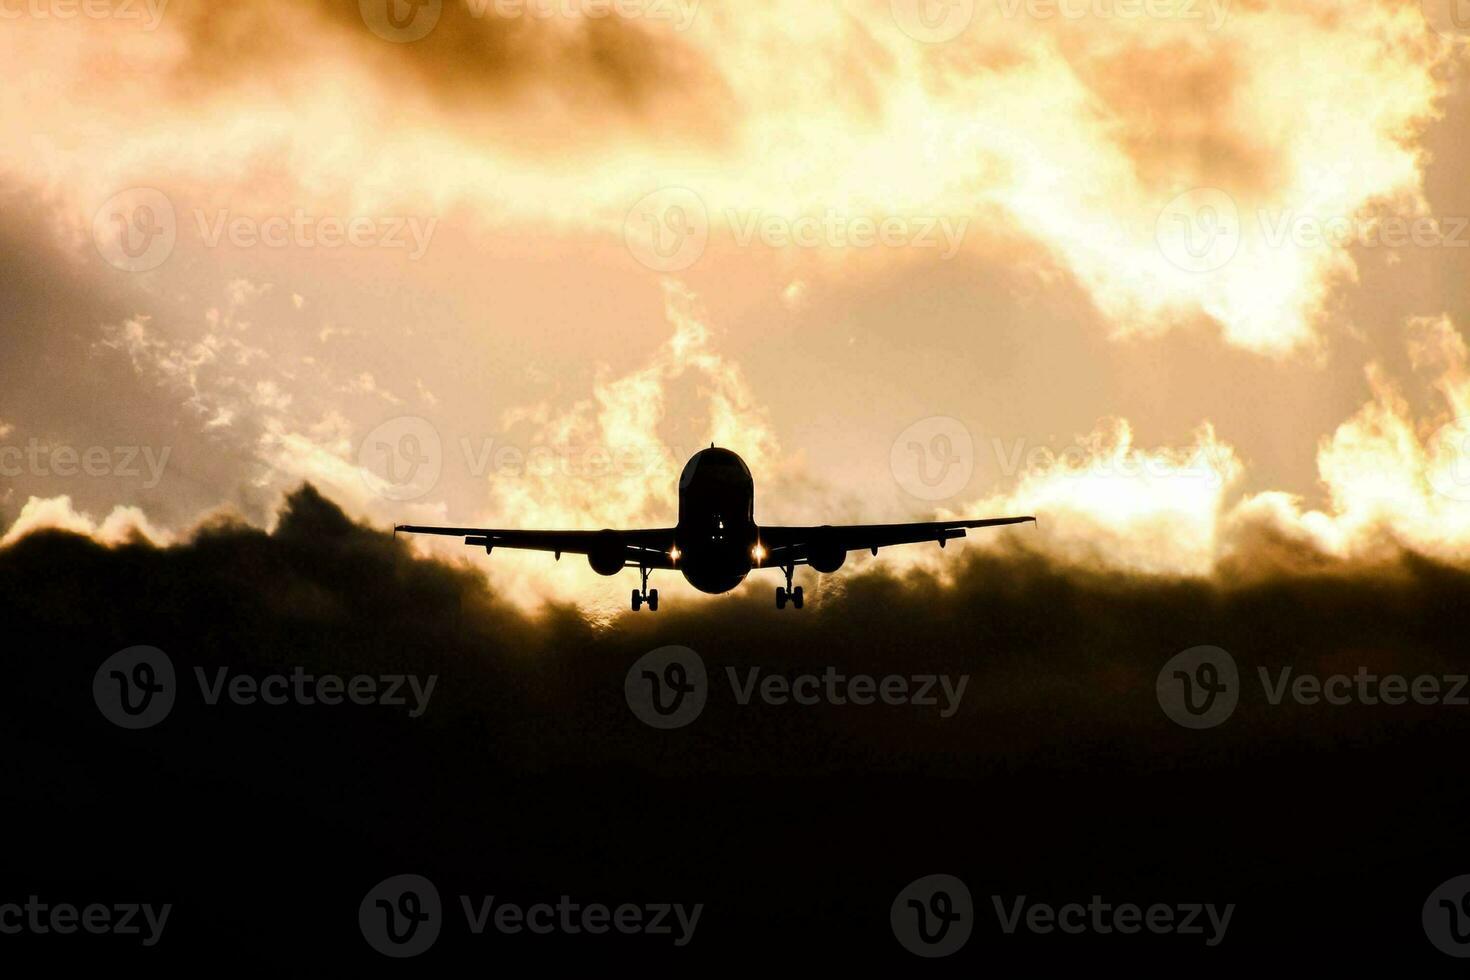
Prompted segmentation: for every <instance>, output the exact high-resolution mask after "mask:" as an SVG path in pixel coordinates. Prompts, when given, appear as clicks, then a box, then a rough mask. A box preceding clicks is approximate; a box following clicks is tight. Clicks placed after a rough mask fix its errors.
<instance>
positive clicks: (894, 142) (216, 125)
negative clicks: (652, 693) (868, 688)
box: [0, 0, 1470, 614]
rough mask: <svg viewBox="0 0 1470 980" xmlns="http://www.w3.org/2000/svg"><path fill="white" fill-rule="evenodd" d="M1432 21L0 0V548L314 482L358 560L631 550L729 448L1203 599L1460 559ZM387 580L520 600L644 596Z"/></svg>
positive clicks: (1446, 115) (1465, 111)
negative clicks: (687, 475)
mask: <svg viewBox="0 0 1470 980" xmlns="http://www.w3.org/2000/svg"><path fill="white" fill-rule="evenodd" d="M1454 14H1455V8H1454V6H1453V5H1452V3H1451V2H1450V0H1444V2H1442V3H1441V2H1438V0H1423V2H1422V3H1416V2H1386V0H1385V2H1375V3H1368V2H1364V3H1355V4H1352V5H1342V4H1334V3H1326V2H1293V0H1284V2H1273V3H1269V4H1268V3H1258V2H1253V3H1246V2H1241V0H1234V2H1224V0H1217V2H1210V0H1154V2H1148V3H1145V2H1141V0H1140V2H1130V0H1069V2H1066V3H1051V2H1047V0H988V2H985V0H980V2H972V0H912V2H910V0H891V2H890V0H883V2H878V0H871V2H867V0H864V2H858V0H850V2H839V3H822V4H814V3H810V2H803V3H798V2H786V0H770V2H762V3H756V2H743V3H719V2H715V0H700V2H695V0H621V2H617V3H612V2H607V3H603V2H598V0H555V2H552V0H543V2H529V0H527V2H524V3H523V2H515V0H499V2H496V0H421V2H415V3H408V2H404V0H382V2H379V0H361V2H360V3H358V4H352V3H330V2H325V0H314V2H303V0H240V2H236V3H230V4H212V3H204V2H200V0H194V2H190V0H170V2H163V0H153V2H151V3H144V2H141V0H139V2H129V3H123V2H121V0H119V2H116V3H107V2H100V0H99V2H97V3H94V4H89V5H86V6H72V5H69V4H66V3H63V2H60V0H26V2H24V3H22V2H15V3H11V4H8V5H4V8H3V12H0V18H3V19H4V20H5V23H4V24H3V25H0V56H3V59H4V62H5V63H6V64H7V65H8V66H9V67H10V73H9V75H10V82H9V83H8V84H7V85H6V86H5V87H4V89H3V91H0V110H3V111H0V242H3V248H0V284H3V289H0V323H3V330H0V337H3V348H0V349H3V351H4V352H5V354H6V356H5V357H3V358H0V549H3V548H5V547H13V546H14V545H15V544H16V543H17V542H19V541H21V540H22V539H23V538H25V537H27V536H28V535H32V534H34V533H36V532H37V531H39V530H42V529H47V528H60V529H64V530H70V531H74V532H77V533H81V534H86V535H89V536H91V537H93V538H95V539H96V540H97V541H99V542H102V543H103V544H107V545H113V546H115V545H119V544H122V543H124V542H128V541H134V540H137V539H138V538H139V537H141V538H143V539H146V540H147V541H149V542H152V543H153V544H156V545H159V546H165V547H166V546H169V545H176V544H178V543H180V542H185V541H188V540H190V539H192V537H193V536H195V535H196V534H198V533H199V529H200V528H207V527H211V526H215V525H217V524H219V523H220V522H235V523H243V524H249V525H255V526H258V527H261V528H264V529H267V530H269V529H271V528H273V527H274V526H275V524H276V522H277V521H278V520H279V515H280V514H281V513H282V508H283V506H284V502H285V501H286V500H287V499H288V496H289V495H290V494H292V493H293V492H295V491H297V490H298V489H299V488H300V487H301V486H302V485H303V484H307V483H309V484H311V485H312V486H314V487H315V488H316V489H317V490H319V491H320V492H321V493H322V494H323V495H324V496H325V497H326V498H328V499H330V500H331V501H332V502H333V503H334V504H335V505H336V506H339V507H341V508H342V509H343V511H344V512H345V513H346V515H348V517H350V518H351V519H353V520H355V521H359V522H362V523H364V524H367V525H370V526H375V527H380V528H384V529H386V528H387V527H389V526H390V525H391V524H393V523H395V522H399V523H410V522H411V523H450V524H455V525H484V526H489V527H532V528H537V527H544V528H566V527H592V528H597V527H657V526H668V525H670V524H672V523H673V521H674V518H675V501H676V479H677V474H678V471H679V468H680V466H681V465H682V463H683V461H684V459H685V458H687V456H688V455H690V454H691V453H692V452H693V451H695V450H696V449H698V448H700V447H702V446H705V445H707V444H709V443H711V442H715V443H718V444H719V445H722V446H726V447H728V448H731V449H734V450H735V451H737V452H739V453H740V454H741V455H742V456H743V457H744V458H745V459H746V461H747V462H748V463H749V465H750V466H751V469H752V471H753V473H754V475H755V479H756V516H757V520H758V521H759V522H766V523H775V524H802V523H839V522H844V521H854V522H856V521H889V520H923V519H929V518H932V517H934V516H936V515H941V516H951V515H956V516H975V517H980V516H990V515H994V514H1010V513H1025V514H1036V515H1037V516H1038V517H1039V518H1040V521H1039V524H1038V525H1037V526H1036V527H1030V526H1026V527H1023V528H1021V529H1017V530H1004V531H999V532H983V535H984V536H983V537H982V536H981V535H972V536H971V537H970V538H969V539H967V540H966V541H965V542H964V543H963V546H964V548H965V549H967V550H968V549H975V550H977V551H982V552H987V553H988V552H991V551H993V552H995V553H998V554H1010V555H1015V554H1025V555H1030V556H1033V557H1037V556H1039V557H1040V558H1042V559H1044V560H1046V561H1048V562H1051V563H1054V564H1056V565H1059V566H1063V567H1067V568H1075V569H1082V570H1086V571H1088V572H1099V571H1101V572H1126V573H1129V574H1137V575H1144V576H1158V577H1171V578H1178V577H1185V578H1195V579H1201V580H1211V579H1230V580H1241V579H1249V578H1251V577H1253V576H1260V575H1269V574H1271V573H1272V572H1273V571H1279V570H1291V571H1298V570H1301V569H1304V568H1307V569H1310V568H1320V567H1324V566H1333V565H1342V564H1353V565H1358V564H1364V563H1366V564H1368V565H1373V564H1374V563H1391V562H1393V561H1395V560H1397V559H1399V558H1401V557H1402V555H1403V554H1404V553H1406V552H1408V553H1414V554H1418V555H1423V556H1426V557H1429V558H1431V559H1433V560H1436V561H1439V562H1444V563H1448V564H1455V565H1464V564H1466V563H1470V421H1466V419H1467V417H1470V353H1467V348H1466V343H1465V328H1466V324H1467V323H1470V285H1467V284H1470V187H1467V185H1466V184H1465V182H1464V181H1463V179H1461V175H1462V174H1463V173H1464V172H1465V169H1466V167H1467V165H1470V142H1467V140H1466V139H1465V137H1464V134H1465V133H1467V132H1470V126H1467V123H1470V89H1467V86H1466V81H1465V64H1466V51H1467V47H1466V44H1467V41H1470V22H1465V21H1464V20H1463V19H1460V20H1457V19H1456V18H1455V16H1454ZM958 544H959V543H958V542H956V543H954V544H952V545H951V547H950V548H949V549H947V550H946V551H945V552H940V551H939V549H936V548H932V547H925V546H915V547H912V548H905V549H895V550H894V551H893V553H892V554H891V555H889V554H885V555H883V556H881V557H879V558H873V559H868V558H864V559H863V560H861V561H854V562H852V563H851V564H850V565H849V567H848V568H847V569H845V570H844V572H843V573H840V574H839V575H837V576H835V577H827V578H826V580H825V581H823V582H822V583H821V588H824V589H826V588H831V589H836V590H840V589H842V588H843V587H844V585H843V583H844V580H845V578H846V577H847V576H849V575H852V574H861V573H862V571H863V569H865V568H870V567H871V568H883V569H892V570H907V569H913V568H915V567H920V568H923V569H924V570H927V571H931V572H935V573H937V574H939V575H940V576H941V578H940V580H939V581H940V582H941V583H942V582H943V581H944V579H943V576H944V574H945V569H946V567H947V565H948V564H949V563H948V562H947V558H948V559H952V558H953V556H954V554H955V548H956V546H957V545H958ZM413 547H415V548H420V549H423V552H424V553H425V554H435V555H439V556H440V557H442V558H443V560H445V561H449V562H455V563H468V567H472V568H473V569H474V570H475V572H476V574H480V575H483V576H485V577H486V581H487V582H488V583H489V584H490V586H491V588H492V589H493V590H494V591H496V592H497V593H500V594H503V595H505V596H507V597H510V599H511V600H512V601H514V602H516V603H518V604H520V605H521V606H522V607H523V608H526V609H536V608H540V607H541V606H542V605H543V604H544V603H546V602H547V601H548V600H551V601H555V602H569V601H572V602H576V603H577V604H578V605H579V606H580V607H582V608H583V609H585V610H587V611H589V612H591V613H593V614H610V612H611V611H612V610H614V609H619V608H621V607H623V606H624V605H625V604H626V596H627V591H626V590H627V588H628V587H629V585H630V582H631V576H628V577H627V578H628V579H629V581H624V579H623V577H619V578H616V579H610V580H608V579H600V578H599V577H597V576H596V575H595V574H593V573H592V572H591V571H590V569H588V568H587V567H586V565H585V563H582V562H580V561H578V560H573V559H570V558H568V559H566V560H563V561H561V562H560V563H557V562H555V561H553V559H552V558H551V557H550V556H547V555H540V554H531V555H513V554H504V553H497V554H496V555H495V557H494V560H493V561H488V562H487V561H486V559H485V556H484V555H483V554H473V553H471V554H466V553H464V550H463V549H462V548H460V547H459V546H458V545H457V543H455V542H453V541H449V542H428V543H419V542H416V543H415V544H414V545H413ZM809 574H810V573H807V572H803V573H802V576H803V578H804V580H805V576H807V575H809ZM806 581H807V584H808V587H809V591H811V586H813V585H814V584H816V580H815V578H814V577H813V578H811V579H809V580H806ZM652 584H654V585H656V586H659V587H660V588H661V589H664V590H668V595H669V598H670V599H673V598H674V597H675V596H677V597H678V601H680V602H687V603H691V604H693V603H701V602H719V601H722V600H720V599H718V598H715V599H707V598H702V597H699V596H697V595H696V594H695V593H694V592H693V591H692V590H689V589H684V588H681V587H680V586H679V585H678V584H677V583H676V582H675V581H673V580H672V579H671V577H668V576H665V577H664V578H663V579H662V580H661V579H660V578H659V577H655V579H654V581H653V583H652ZM765 584H770V585H772V586H773V585H774V584H775V581H774V579H773V580H772V581H771V582H770V583H765ZM762 587H764V584H763V586H762ZM746 588H747V589H749V588H751V586H747V587H746Z"/></svg>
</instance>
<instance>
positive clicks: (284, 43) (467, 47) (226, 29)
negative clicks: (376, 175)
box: [169, 0, 735, 149]
mask: <svg viewBox="0 0 1470 980" xmlns="http://www.w3.org/2000/svg"><path fill="white" fill-rule="evenodd" d="M485 8H486V9H485V13H484V14H483V16H476V15H475V14H474V13H473V12H472V10H471V7H470V5H469V4H467V3H464V2H461V0H445V2H444V3H443V4H442V6H441V7H440V11H441V12H440V14H439V17H438V20H437V22H436V23H435V26H434V28H433V29H432V30H431V31H430V32H429V33H428V34H427V35H425V36H424V37H422V38H420V39H418V40H415V41H412V42H409V43H394V42H391V41H388V40H384V39H383V38H381V37H379V36H377V35H375V34H374V33H373V32H372V30H370V29H369V26H368V24H367V21H366V20H365V19H364V15H363V13H362V12H361V11H360V10H359V6H358V4H356V3H348V2H342V0H315V2H312V3H305V4H302V3H294V2H289V0H246V2H242V3H230V4H210V3H196V4H192V5H189V6H183V5H178V6H176V7H171V8H170V11H169V14H170V18H171V19H173V20H174V21H175V22H176V23H179V24H181V25H182V30H183V32H184V34H185V37H186V40H187V43H188V56H187V58H186V60H185V61H184V62H183V64H182V68H181V74H180V78H179V82H180V84H181V85H182V86H183V87H184V89H185V90H186V91H187V90H193V91H194V92H196V93H197V94H200V95H209V94H213V93H216V92H218V91H221V90H223V89H227V88H229V87H231V86H235V85H246V84H248V85H251V86H258V85H260V84H261V83H262V82H265V83H267V84H279V85H286V84H287V83H288V80H289V79H290V78H291V77H292V76H293V75H294V74H295V73H296V72H298V71H299V70H305V69H312V68H314V67H318V66H319V65H320V63H321V59H323V58H332V57H335V56H337V54H338V53H339V52H347V53H349V57H350V58H351V59H352V60H353V61H355V62H357V66H358V67H360V68H362V69H364V70H365V72H366V76H367V78H368V79H370V80H371V81H372V82H373V83H374V84H381V85H383V86H384V87H387V88H389V89H391V90H392V91H394V92H395V93H396V94H397V96H398V97H399V98H400V99H402V100H403V101H404V102H405V103H406V104H413V103H415V102H417V101H418V99H419V97H420V96H426V97H428V98H429V99H431V100H432V102H433V103H434V104H435V105H436V106H437V108H438V109H440V110H442V111H443V112H444V113H445V114H446V115H447V116H449V117H453V118H458V119H459V120H460V121H461V122H462V123H464V124H466V125H476V126H480V125H485V126H489V127H490V128H491V129H492V130H493V129H494V128H495V124H494V122H493V121H494V120H496V119H500V120H503V121H507V122H508V121H510V120H513V119H517V118H519V117H520V116H521V114H523V113H532V114H533V115H538V116H540V117H541V119H542V122H543V126H542V128H541V129H540V130H539V131H538V132H535V133H526V132H524V131H522V132H521V139H522V140H523V141H524V148H526V149H531V148H533V147H540V148H543V149H544V148H545V147H547V146H552V145H561V144H565V143H568V142H577V141H579V140H580V139H582V138H584V137H586V136H588V135H599V136H607V135H612V134H614V133H617V132H619V131H626V130H627V129H629V128H631V129H634V130H645V131H646V132H647V134H648V135H650V136H656V138H657V140H658V141H659V142H661V143H669V144H681V143H688V142H717V141H718V140H719V139H720V137H721V136H722V135H723V133H724V131H726V129H727V128H728V127H729V126H730V125H731V124H732V123H733V121H734V117H733V115H732V114H733V112H734V110H735V103H734V101H733V99H732V98H731V97H730V92H729V90H728V88H727V86H726V85H725V83H724V81H723V79H722V78H721V77H720V75H719V73H718V72H717V71H716V70H715V69H714V68H713V67H712V66H711V65H710V64H709V63H708V61H707V60H706V59H705V58H704V57H703V56H702V55H700V54H699V53H698V51H697V50H696V49H695V48H693V47H691V46H689V45H688V44H686V43H685V40H684V35H682V34H681V33H680V32H678V31H676V30H674V25H673V23H672V22H670V21H667V20H658V19H653V20H649V19H643V18H629V17H620V16H608V17H600V18H584V19H575V20H573V19H570V18H567V17H557V18H545V17H533V16H529V15H524V16H501V15H499V14H497V13H496V11H497V5H496V4H495V3H493V2H490V3H487V4H486V5H485ZM415 9H416V8H415ZM512 9H514V8H512ZM571 119H581V120H583V121H585V122H594V121H595V122H596V123H598V124H599V125H598V126H597V127H595V128H596V131H597V132H596V133H594V134H589V133H587V132H583V131H578V132H568V131H566V130H564V129H562V128H561V127H560V125H559V123H564V122H566V121H568V120H571ZM620 124H621V125H620Z"/></svg>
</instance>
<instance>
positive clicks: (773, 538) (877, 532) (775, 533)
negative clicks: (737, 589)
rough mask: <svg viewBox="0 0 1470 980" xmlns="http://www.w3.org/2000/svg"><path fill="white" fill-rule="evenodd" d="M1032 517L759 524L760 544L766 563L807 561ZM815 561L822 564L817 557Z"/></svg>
mask: <svg viewBox="0 0 1470 980" xmlns="http://www.w3.org/2000/svg"><path fill="white" fill-rule="evenodd" d="M1035 520H1036V518H1034V517H987V518H983V519H981V520H970V521H927V522H920V523H914V524H837V525H832V524H824V525H822V526H820V527H780V526H771V525H764V524H763V525H761V528H760V536H761V544H762V546H764V547H765V549H766V558H765V560H764V562H763V564H766V565H801V564H808V563H809V561H810V558H811V555H812V554H813V552H817V553H818V554H821V553H823V552H826V553H828V554H832V553H844V552H848V551H872V552H873V554H875V555H876V554H877V553H878V549H879V548H886V547H888V546H889V545H895V544H917V543H919V542H922V541H937V542H939V544H940V546H941V547H942V546H943V545H944V543H945V542H946V541H950V540H953V539H954V538H963V537H964V536H965V529H966V528H972V527H999V526H1001V525H1004V524H1022V523H1024V522H1026V521H1033V522H1034V521H1035ZM818 564H821V560H820V558H819V559H818Z"/></svg>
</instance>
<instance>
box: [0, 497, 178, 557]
mask: <svg viewBox="0 0 1470 980" xmlns="http://www.w3.org/2000/svg"><path fill="white" fill-rule="evenodd" d="M44 531H65V532H67V533H70V534H78V535H82V536H83V537H87V538H91V539H92V540H94V541H97V542H99V543H101V544H104V545H122V544H134V543H138V542H144V543H148V544H153V545H164V544H168V543H169V542H170V541H172V540H173V536H172V535H171V534H170V533H168V532H167V531H163V530H160V529H158V528H156V527H154V526H153V525H152V524H151V523H150V522H149V520H148V518H147V517H146V516H145V515H144V513H143V511H142V510H141V509H140V508H137V507H125V506H122V505H119V506H117V507H114V508H113V509H112V511H111V512H110V513H109V514H108V515H107V516H106V517H105V518H103V519H102V521H101V522H100V523H99V522H98V521H97V520H95V519H94V518H92V517H91V516H90V515H88V514H84V513H79V512H78V511H77V510H76V509H75V508H74V507H73V506H72V501H71V498H70V497H67V496H62V497H47V498H42V497H31V498H29V499H28V500H27V501H26V502H25V504H24V505H23V506H22V507H21V509H20V515H19V516H17V517H16V519H15V520H14V521H13V522H12V523H11V525H10V526H9V527H8V528H6V530H5V534H4V535H3V536H0V548H3V547H5V546H7V545H11V544H14V543H15V542H17V541H19V540H21V539H22V538H25V537H27V536H29V535H32V534H38V533H41V532H44Z"/></svg>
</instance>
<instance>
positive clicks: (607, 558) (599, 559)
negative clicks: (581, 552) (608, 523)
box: [587, 530, 625, 575]
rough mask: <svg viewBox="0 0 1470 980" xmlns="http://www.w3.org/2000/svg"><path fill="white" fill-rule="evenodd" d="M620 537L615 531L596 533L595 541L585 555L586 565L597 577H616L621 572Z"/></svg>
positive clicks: (621, 552) (623, 552)
mask: <svg viewBox="0 0 1470 980" xmlns="http://www.w3.org/2000/svg"><path fill="white" fill-rule="evenodd" d="M624 554H625V551H624V548H623V539H622V536H621V535H619V534H618V532H616V531H608V530H604V531H598V532H597V540H596V541H594V542H593V544H592V548H591V550H590V551H588V553H587V564H589V565H591V566H592V570H593V571H594V572H596V573H597V574H598V575H616V574H618V572H621V571H622V570H623V556H624Z"/></svg>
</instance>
